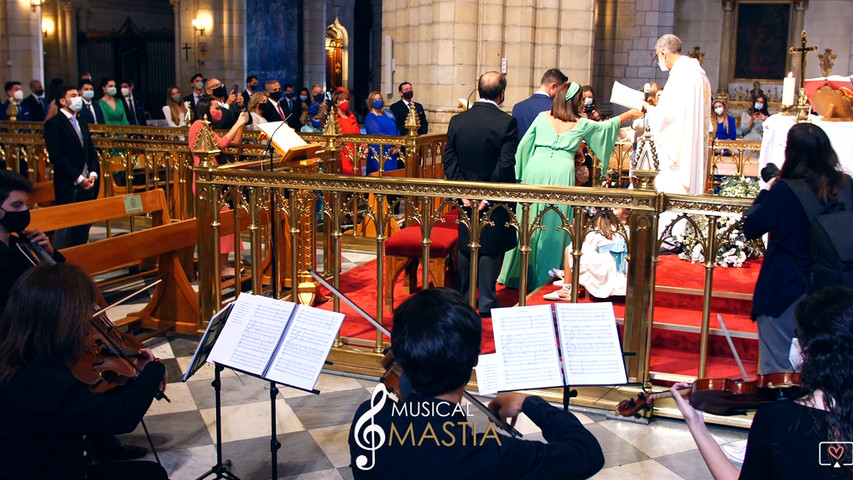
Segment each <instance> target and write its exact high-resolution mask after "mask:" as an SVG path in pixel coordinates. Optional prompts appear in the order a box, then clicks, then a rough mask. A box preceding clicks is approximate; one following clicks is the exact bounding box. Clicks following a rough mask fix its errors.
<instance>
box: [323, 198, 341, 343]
mask: <svg viewBox="0 0 853 480" xmlns="http://www.w3.org/2000/svg"><path fill="white" fill-rule="evenodd" d="M331 197H332V200H331V201H332V203H327V204H326V209H325V210H326V225H327V226H329V227H330V228H329V230H331V232H330V233H329V235H328V237H327V239H328V240H329V241H328V243H326V255H324V259H323V263H327V262H328V265H330V266H331V268H330V269H329V270H331V272H332V282H333V283H334V285H335V288H337V289H338V290H340V288H341V261H342V259H341V237H342V236H343V234H342V233H341V210H340V209H339V208H337V206H338V205H340V201H341V192H338V191H334V192H332V194H331ZM332 206H334V208H333V207H332ZM329 257H331V258H329ZM326 271H328V270H326ZM332 305H333V306H334V310H335V311H336V312H340V311H341V299H340V298H339V297H338V296H337V295H332ZM342 345H343V342H342V341H341V333H340V330H339V331H338V335H337V337H335V346H336V347H340V346H342Z"/></svg>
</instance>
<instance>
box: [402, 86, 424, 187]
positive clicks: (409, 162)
mask: <svg viewBox="0 0 853 480" xmlns="http://www.w3.org/2000/svg"><path fill="white" fill-rule="evenodd" d="M403 126H404V127H406V128H407V129H408V130H409V133H407V134H406V136H407V137H408V138H409V139H410V140H412V142H409V143H410V145H409V146H408V147H407V148H406V176H407V177H418V176H419V175H418V174H417V170H418V164H419V163H420V162H419V161H418V160H419V158H418V149H417V147H415V141H414V140H415V139H416V138H417V136H418V130H420V128H421V120H420V119H419V118H418V112H417V108H415V105H414V102H413V103H412V108H410V109H409V115H408V116H406V123H404V124H403Z"/></svg>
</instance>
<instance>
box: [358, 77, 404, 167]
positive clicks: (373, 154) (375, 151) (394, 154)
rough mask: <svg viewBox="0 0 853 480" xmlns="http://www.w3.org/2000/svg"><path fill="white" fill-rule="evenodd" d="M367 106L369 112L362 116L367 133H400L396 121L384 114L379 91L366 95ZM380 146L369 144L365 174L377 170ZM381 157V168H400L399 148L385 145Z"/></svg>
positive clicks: (383, 103)
mask: <svg viewBox="0 0 853 480" xmlns="http://www.w3.org/2000/svg"><path fill="white" fill-rule="evenodd" d="M367 106H368V107H369V108H370V113H368V114H367V117H365V118H364V130H365V132H366V133H367V134H368V135H400V132H398V131H397V123H395V122H394V120H392V119H391V117H388V116H386V115H385V112H384V109H383V107H384V106H385V102H384V101H383V100H382V93H381V92H370V95H368V96H367ZM379 152H380V146H379V145H378V144H377V145H370V146H369V147H368V150H367V174H368V175H370V174H371V173H373V172H376V171H378V170H379V160H378V159H377V157H378V156H380V153H379ZM381 157H382V158H383V160H384V161H383V162H382V170H383V171H387V170H396V169H397V168H400V166H399V165H398V161H399V149H398V148H397V147H395V146H391V145H385V146H383V147H381Z"/></svg>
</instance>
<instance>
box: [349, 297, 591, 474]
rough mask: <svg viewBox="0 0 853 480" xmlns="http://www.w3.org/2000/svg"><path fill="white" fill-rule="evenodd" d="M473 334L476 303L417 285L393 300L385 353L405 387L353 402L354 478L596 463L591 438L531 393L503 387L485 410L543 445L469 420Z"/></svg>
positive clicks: (578, 469) (476, 350)
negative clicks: (536, 433) (399, 394)
mask: <svg viewBox="0 0 853 480" xmlns="http://www.w3.org/2000/svg"><path fill="white" fill-rule="evenodd" d="M481 333H482V325H481V322H480V317H479V315H478V314H477V312H476V310H474V309H473V308H471V307H470V306H469V305H468V304H467V303H466V302H465V300H464V299H463V298H462V297H461V296H460V295H459V294H458V293H457V292H455V291H453V290H449V289H445V288H434V289H429V290H424V291H421V292H419V293H417V294H415V295H413V296H412V297H410V298H408V299H407V300H406V301H404V302H403V303H402V304H401V305H400V306H399V307H397V309H396V310H395V311H394V326H393V329H392V332H391V350H392V352H393V354H394V358H395V359H396V360H397V362H398V363H399V365H400V366H401V367H402V369H403V372H404V373H405V374H406V377H407V378H408V380H409V381H410V383H411V386H412V389H413V391H412V392H411V393H409V394H408V395H406V398H405V400H402V401H400V402H395V401H394V400H393V399H392V398H391V397H385V396H384V394H382V392H381V391H379V392H378V391H377V390H374V394H373V398H371V400H368V401H366V402H364V403H362V404H361V406H359V408H358V410H357V412H356V414H355V417H354V418H353V424H352V428H351V430H350V435H349V446H350V458H351V460H352V471H353V477H354V478H355V479H368V478H377V479H387V478H406V479H430V480H432V479H442V478H445V479H447V478H470V479H474V478H507V479H509V478H513V479H522V478H523V479H540V478H549V477H550V476H553V477H554V478H587V477H589V476H591V475H593V474H595V473H596V472H597V471H598V470H600V469H601V467H602V466H603V465H604V455H603V454H602V451H601V447H600V446H599V444H598V441H597V440H596V439H595V437H594V436H593V435H592V434H591V433H590V432H589V431H587V430H586V429H585V428H584V427H583V426H582V425H581V423H580V421H578V419H577V418H576V417H575V416H574V415H573V414H572V413H571V412H567V411H563V410H562V409H559V408H557V407H554V406H552V405H550V404H548V403H547V402H546V401H544V400H543V399H541V398H539V397H536V396H528V395H523V394H519V393H504V394H500V395H498V396H497V397H496V398H495V399H494V400H493V401H492V402H491V403H490V404H489V408H490V409H492V411H494V412H496V413H497V416H498V417H499V418H500V420H501V421H506V420H507V419H513V420H512V423H514V419H515V417H517V416H518V414H519V413H521V412H524V414H525V415H527V417H529V418H530V419H531V420H532V421H533V422H534V423H535V424H536V425H537V426H539V427H540V428H541V429H542V434H543V436H544V437H545V440H547V442H548V443H544V442H539V441H530V440H522V439H519V438H513V437H509V436H505V435H502V434H497V433H496V430H495V427H494V424H491V423H485V422H476V423H477V424H476V425H475V419H474V418H470V419H469V418H468V416H467V413H468V412H467V409H466V408H465V407H464V406H463V405H462V404H461V400H462V396H463V391H464V388H465V385H466V384H467V383H468V380H469V379H470V378H471V371H472V369H473V368H474V366H475V365H476V364H477V359H478V356H479V354H480V337H481ZM379 387H380V388H383V386H381V385H380V386H379ZM377 393H380V395H379V397H380V400H381V402H378V401H377V400H376V397H377V395H376V394H377ZM385 398H387V400H385ZM379 403H382V406H381V407H380V406H379ZM471 410H473V408H472V409H471ZM483 423H485V424H483ZM379 430H381V431H382V432H383V433H384V437H385V438H384V442H383V441H382V440H381V438H380V437H381V435H379V434H378V433H377V432H378V431H379ZM484 430H485V431H484ZM407 432H408V433H407ZM407 435H408V436H407Z"/></svg>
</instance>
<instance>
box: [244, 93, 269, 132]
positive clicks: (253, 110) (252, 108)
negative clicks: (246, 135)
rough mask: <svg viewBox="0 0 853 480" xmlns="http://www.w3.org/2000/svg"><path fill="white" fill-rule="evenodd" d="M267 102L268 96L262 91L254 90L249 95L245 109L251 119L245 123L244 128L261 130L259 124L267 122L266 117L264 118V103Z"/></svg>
mask: <svg viewBox="0 0 853 480" xmlns="http://www.w3.org/2000/svg"><path fill="white" fill-rule="evenodd" d="M267 102H269V98H267V96H266V95H265V94H264V92H255V93H253V94H252V96H250V97H249V101H248V103H247V104H246V105H247V109H246V111H247V112H249V115H250V116H251V117H252V121H251V122H250V123H249V124H248V125H246V130H249V131H252V132H257V131H260V130H261V127H260V126H259V125H260V124H262V123H267V119H266V118H264V108H265V107H264V105H265V104H266V103H267Z"/></svg>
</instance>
